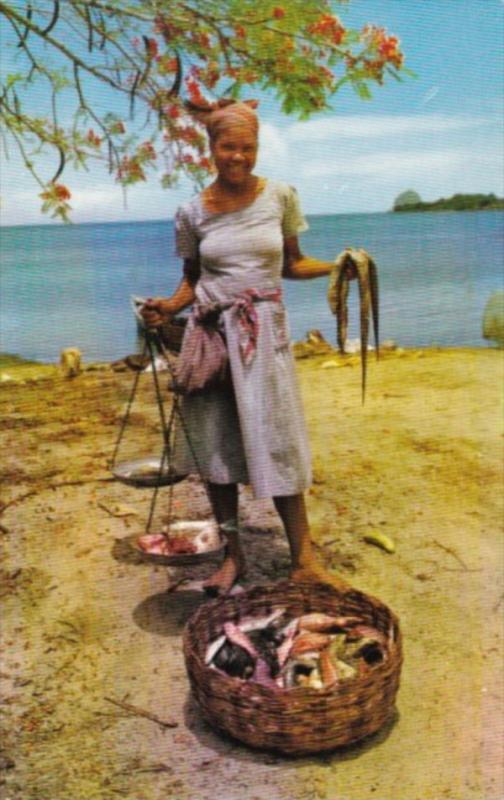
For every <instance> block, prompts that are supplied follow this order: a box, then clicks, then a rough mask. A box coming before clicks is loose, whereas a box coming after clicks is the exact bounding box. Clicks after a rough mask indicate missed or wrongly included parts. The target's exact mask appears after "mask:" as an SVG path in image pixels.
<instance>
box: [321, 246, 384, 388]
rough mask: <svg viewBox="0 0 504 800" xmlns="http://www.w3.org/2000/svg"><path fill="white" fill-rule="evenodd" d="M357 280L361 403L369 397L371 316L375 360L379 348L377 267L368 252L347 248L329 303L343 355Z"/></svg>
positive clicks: (329, 292)
mask: <svg viewBox="0 0 504 800" xmlns="http://www.w3.org/2000/svg"><path fill="white" fill-rule="evenodd" d="M355 278H356V279H357V281H358V285H359V301H360V351H361V367H362V379H361V385H362V402H364V399H365V395H366V379H367V351H368V340H369V317H370V315H372V318H373V330H374V339H375V351H376V358H377V359H378V358H379V356H380V346H379V292H378V271H377V268H376V264H375V262H374V261H373V259H372V258H371V256H370V255H369V253H367V252H366V251H365V250H363V249H356V248H353V247H348V248H346V249H345V250H343V252H342V253H340V254H339V255H338V257H337V258H336V260H335V262H334V268H333V270H332V272H331V275H330V278H329V286H328V290H327V300H328V303H329V307H330V309H331V311H332V313H333V314H334V315H335V316H336V322H337V340H338V348H339V351H340V353H342V354H344V353H345V352H346V349H345V346H346V342H347V338H348V294H349V289H350V281H351V280H354V279H355Z"/></svg>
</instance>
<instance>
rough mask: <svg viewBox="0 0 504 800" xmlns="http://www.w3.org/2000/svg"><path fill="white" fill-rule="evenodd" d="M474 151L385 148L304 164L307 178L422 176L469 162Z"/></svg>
mask: <svg viewBox="0 0 504 800" xmlns="http://www.w3.org/2000/svg"><path fill="white" fill-rule="evenodd" d="M470 157H471V154H470V153H468V152H467V151H466V150H464V149H462V148H461V149H460V150H453V149H446V150H444V149H443V150H437V151H436V150H428V151H425V150H409V151H405V150H402V151H397V150H386V151H378V152H375V153H371V154H369V155H362V156H357V157H355V158H331V159H317V160H312V161H309V162H307V163H305V164H304V165H303V167H302V176H303V177H304V178H318V177H324V176H327V175H345V176H348V175H389V174H394V175H396V176H397V175H405V176H410V175H417V174H418V175H422V174H424V173H425V172H426V171H430V170H444V171H447V170H451V169H453V168H454V167H460V166H462V165H463V164H466V163H467V161H468V159H469V158H470Z"/></svg>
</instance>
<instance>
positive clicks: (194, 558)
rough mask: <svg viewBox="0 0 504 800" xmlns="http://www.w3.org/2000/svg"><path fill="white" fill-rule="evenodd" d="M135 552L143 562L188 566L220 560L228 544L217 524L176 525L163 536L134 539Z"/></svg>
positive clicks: (162, 534)
mask: <svg viewBox="0 0 504 800" xmlns="http://www.w3.org/2000/svg"><path fill="white" fill-rule="evenodd" d="M130 544H131V546H132V547H133V549H134V550H135V551H136V552H137V553H138V554H139V555H140V556H141V557H142V560H143V561H147V562H149V563H153V564H166V565H167V566H184V565H188V564H195V563H199V562H201V561H208V560H211V559H213V558H215V557H217V556H220V555H221V554H222V552H223V550H224V547H225V542H224V540H223V539H222V537H221V535H220V532H219V526H218V525H217V523H216V522H215V521H213V520H187V521H184V520H182V521H179V522H173V523H171V524H170V526H169V528H166V529H163V530H162V532H161V533H146V534H144V535H143V536H140V537H130Z"/></svg>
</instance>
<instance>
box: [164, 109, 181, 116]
mask: <svg viewBox="0 0 504 800" xmlns="http://www.w3.org/2000/svg"><path fill="white" fill-rule="evenodd" d="M165 113H166V114H167V116H169V117H170V119H178V118H179V117H180V114H181V111H180V108H179V107H178V106H169V107H168V108H167V109H166V110H165Z"/></svg>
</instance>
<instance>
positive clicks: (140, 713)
mask: <svg viewBox="0 0 504 800" xmlns="http://www.w3.org/2000/svg"><path fill="white" fill-rule="evenodd" d="M105 700H106V701H107V702H108V703H113V704H114V705H115V706H118V708H122V709H123V711H129V713H130V714H135V715H136V716H137V717H145V719H150V721H151V722H155V723H157V724H158V725H160V726H161V727H162V728H163V729H164V728H178V722H171V721H166V720H163V719H160V717H158V716H156V714H152V713H151V712H150V711H144V709H143V708H138V706H134V705H132V704H131V703H125V702H124V701H123V700H114V698H113V697H105Z"/></svg>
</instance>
